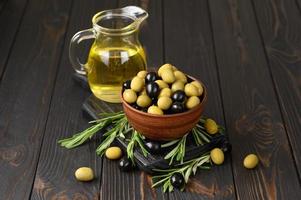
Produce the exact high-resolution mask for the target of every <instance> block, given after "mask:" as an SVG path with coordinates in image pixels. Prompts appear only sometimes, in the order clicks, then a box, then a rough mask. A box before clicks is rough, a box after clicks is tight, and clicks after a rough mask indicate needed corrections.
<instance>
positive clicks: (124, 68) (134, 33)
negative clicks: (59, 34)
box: [69, 6, 148, 103]
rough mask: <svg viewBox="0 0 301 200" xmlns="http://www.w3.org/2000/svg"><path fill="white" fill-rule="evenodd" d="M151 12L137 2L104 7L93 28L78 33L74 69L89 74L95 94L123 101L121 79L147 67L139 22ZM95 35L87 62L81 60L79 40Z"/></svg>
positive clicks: (73, 42)
mask: <svg viewBox="0 0 301 200" xmlns="http://www.w3.org/2000/svg"><path fill="white" fill-rule="evenodd" d="M147 17H148V13H147V12H146V11H144V10H143V9H141V8H139V7H136V6H127V7H124V8H121V9H113V10H105V11H102V12H99V13H97V14H96V15H94V17H93V18H92V23H93V28H91V29H87V30H83V31H80V32H78V33H76V34H75V35H74V36H73V38H72V39H71V42H70V48H69V57H70V61H71V64H72V66H73V68H74V69H75V71H76V72H77V73H79V74H82V75H87V77H88V82H89V86H90V89H91V90H92V92H93V94H94V95H95V96H96V97H97V98H99V99H101V100H104V101H107V102H111V103H118V102H120V91H121V86H122V83H123V82H124V81H125V80H128V79H131V78H132V77H133V76H135V75H136V73H137V72H139V71H140V70H144V69H146V57H145V53H144V50H143V48H142V46H141V44H140V42H139V40H138V32H139V27H140V24H141V22H142V21H143V20H145V19H146V18H147ZM87 39H94V43H93V44H92V46H91V48H90V52H89V56H88V61H87V63H86V64H82V63H81V62H80V61H79V58H78V56H77V52H78V51H79V48H78V44H79V43H80V42H81V41H83V40H87Z"/></svg>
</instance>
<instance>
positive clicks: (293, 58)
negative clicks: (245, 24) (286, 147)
mask: <svg viewBox="0 0 301 200" xmlns="http://www.w3.org/2000/svg"><path fill="white" fill-rule="evenodd" d="M254 6H255V11H256V14H257V21H258V23H259V27H260V32H261V35H262V39H263V43H264V46H265V53H266V55H267V56H268V59H269V66H270V70H271V73H272V76H273V81H274V84H275V89H276V91H277V95H278V98H279V100H280V107H281V110H282V115H283V119H284V122H285V128H286V131H287V134H288V137H289V141H290V144H291V147H292V150H293V155H294V159H295V161H296V164H297V169H298V171H299V178H300V174H301V158H300V155H301V147H300V145H299V141H301V135H300V132H301V121H300V120H299V119H301V109H300V108H301V91H300V79H301V70H300V69H301V62H300V56H298V55H299V52H301V46H300V44H301V37H298V36H299V35H300V33H301V15H300V12H299V11H298V9H297V8H296V5H295V2H294V1H292V0H286V1H274V0H273V1H257V0H254Z"/></svg>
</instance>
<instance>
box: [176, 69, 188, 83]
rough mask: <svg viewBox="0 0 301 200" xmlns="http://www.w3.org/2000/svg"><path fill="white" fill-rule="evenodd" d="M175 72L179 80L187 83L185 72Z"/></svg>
mask: <svg viewBox="0 0 301 200" xmlns="http://www.w3.org/2000/svg"><path fill="white" fill-rule="evenodd" d="M173 73H174V75H175V77H176V79H177V80H179V81H182V82H183V83H187V77H186V75H185V74H184V73H183V72H181V71H174V72H173Z"/></svg>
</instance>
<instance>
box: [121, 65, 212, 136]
mask: <svg viewBox="0 0 301 200" xmlns="http://www.w3.org/2000/svg"><path fill="white" fill-rule="evenodd" d="M202 94H203V86H202V84H201V83H200V82H198V81H197V80H192V79H191V78H190V77H189V76H187V75H186V74H184V73H183V72H181V71H179V70H178V69H177V68H176V67H175V66H173V65H171V64H164V65H162V66H161V67H160V68H159V69H158V72H154V71H151V72H147V71H145V70H144V71H140V72H138V73H137V75H136V76H135V77H134V78H133V79H132V80H128V81H126V82H125V83H124V84H123V94H122V96H123V99H124V101H126V102H127V103H129V104H131V106H132V107H133V108H135V109H138V110H142V111H144V112H148V113H151V114H155V115H163V114H165V115H168V114H175V113H182V112H185V111H187V110H190V109H192V108H195V107H196V106H197V105H199V104H200V103H201V99H200V98H201V95H202ZM162 97H164V98H162ZM211 134H213V133H211Z"/></svg>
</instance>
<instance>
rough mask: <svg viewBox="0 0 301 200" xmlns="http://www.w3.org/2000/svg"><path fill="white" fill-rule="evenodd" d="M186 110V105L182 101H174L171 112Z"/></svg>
mask: <svg viewBox="0 0 301 200" xmlns="http://www.w3.org/2000/svg"><path fill="white" fill-rule="evenodd" d="M184 110H185V108H184V105H183V104H182V103H180V102H174V103H173V104H172V105H171V107H170V111H171V113H181V112H184Z"/></svg>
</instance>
